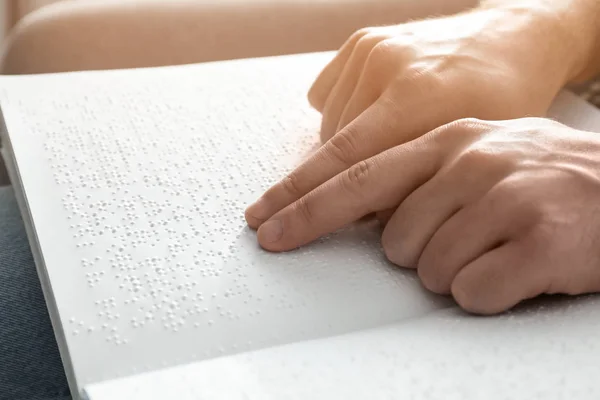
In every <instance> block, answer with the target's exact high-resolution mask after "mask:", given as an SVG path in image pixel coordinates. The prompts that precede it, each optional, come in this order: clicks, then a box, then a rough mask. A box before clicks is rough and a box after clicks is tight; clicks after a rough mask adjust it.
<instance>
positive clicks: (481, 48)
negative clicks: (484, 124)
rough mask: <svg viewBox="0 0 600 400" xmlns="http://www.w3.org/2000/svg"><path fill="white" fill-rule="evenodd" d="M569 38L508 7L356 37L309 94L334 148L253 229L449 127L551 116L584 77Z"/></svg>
mask: <svg viewBox="0 0 600 400" xmlns="http://www.w3.org/2000/svg"><path fill="white" fill-rule="evenodd" d="M561 35H562V30H561V28H560V27H559V24H558V23H557V22H556V19H555V16H553V15H552V14H551V13H550V14H546V11H544V12H541V11H534V10H533V9H510V10H508V9H499V8H491V9H478V10H474V11H470V12H468V13H464V14H459V15H454V16H449V17H443V18H437V19H430V20H423V21H416V22H411V23H407V24H402V25H397V26H390V27H377V28H369V29H363V30H361V31H359V32H357V33H355V34H354V35H353V36H352V37H351V38H350V39H349V40H348V41H347V42H346V44H344V46H343V47H342V48H341V49H340V51H339V52H338V53H337V55H336V56H335V58H333V60H332V61H331V62H330V63H329V64H328V65H327V66H326V67H325V69H324V70H323V71H322V72H321V74H320V76H319V77H318V79H317V80H316V81H315V83H314V85H313V87H312V88H311V90H310V93H309V100H310V102H311V104H312V105H313V107H315V108H316V109H317V110H319V111H321V112H322V115H323V119H322V129H321V138H322V141H323V142H325V144H324V145H323V146H322V147H321V148H320V149H319V150H318V151H317V152H316V153H315V154H314V155H313V156H312V157H311V158H310V159H309V160H308V161H306V162H305V163H304V164H302V165H300V166H299V167H298V168H297V169H296V170H295V171H293V172H292V173H290V174H289V175H288V176H287V177H285V178H284V179H283V180H281V181H280V182H279V183H277V184H276V185H275V186H273V187H272V188H270V189H269V190H268V191H267V192H266V193H265V194H264V195H263V196H262V197H261V198H260V199H259V201H258V202H256V203H255V204H254V205H252V206H250V207H249V208H248V210H247V211H246V219H247V221H248V224H249V225H250V226H251V227H253V228H258V227H259V226H260V225H261V224H262V223H263V222H264V221H266V220H267V219H268V218H270V217H271V216H272V215H273V214H275V213H276V212H278V211H279V210H281V209H283V208H284V207H286V206H287V205H289V204H291V203H293V202H294V201H296V200H298V199H299V198H301V197H302V196H304V195H305V194H307V193H308V192H310V191H312V190H314V189H316V188H318V187H319V186H320V185H321V184H323V183H324V182H326V181H327V180H328V179H330V178H332V177H333V176H335V175H337V174H338V173H340V172H342V171H344V170H346V169H348V168H350V167H351V166H352V165H354V164H356V163H357V162H359V161H361V160H365V159H367V158H369V157H371V156H373V155H376V154H378V153H380V152H382V151H384V150H386V149H389V148H392V147H394V146H396V145H399V144H402V143H406V142H409V141H411V140H412V139H415V138H417V137H419V136H421V135H423V134H425V133H426V132H428V131H431V130H433V129H435V128H437V127H439V126H441V125H444V124H446V123H449V122H452V121H455V120H458V119H460V118H464V117H476V118H480V119H487V120H499V119H512V118H518V117H524V116H542V115H544V114H545V112H546V111H547V109H548V107H549V106H550V104H551V102H552V100H553V99H554V97H555V96H556V94H557V93H558V91H559V90H560V89H561V87H562V86H563V85H564V84H565V83H566V82H567V81H568V80H569V79H571V78H573V76H574V75H575V74H576V73H577V71H575V69H576V66H575V65H574V64H573V63H574V62H575V60H578V57H577V56H575V54H573V53H572V52H574V50H573V48H572V47H571V46H570V43H569V41H568V40H566V39H565V37H562V36H561ZM397 172H398V174H401V173H402V171H397Z"/></svg>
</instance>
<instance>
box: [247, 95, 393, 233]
mask: <svg viewBox="0 0 600 400" xmlns="http://www.w3.org/2000/svg"><path fill="white" fill-rule="evenodd" d="M392 107H393V106H392V105H391V104H390V103H389V102H387V101H382V100H379V101H377V102H376V103H375V104H374V105H373V106H371V107H369V108H368V109H367V110H366V111H365V112H364V113H363V114H361V116H360V117H358V118H357V119H355V120H354V121H353V122H351V123H350V124H349V125H348V126H346V127H345V128H344V129H343V130H341V131H340V132H338V133H337V134H336V135H334V136H333V137H332V138H331V139H330V140H329V141H327V142H326V143H325V144H324V145H323V146H321V147H320V148H319V149H318V150H317V151H316V152H315V153H314V154H313V155H312V156H311V157H310V158H309V159H308V160H307V161H305V162H304V163H302V164H301V165H300V166H299V167H297V168H296V169H295V170H294V171H292V172H291V173H290V174H288V176H286V177H285V178H284V179H282V180H281V181H280V182H278V183H277V184H275V185H274V186H272V187H271V188H270V189H268V190H267V191H266V192H265V193H264V194H263V195H262V196H261V197H260V199H258V201H256V202H255V203H254V204H252V205H251V206H250V207H248V209H247V210H246V221H247V222H248V225H250V227H252V228H258V227H259V226H260V225H261V224H262V223H263V222H264V221H266V220H267V219H269V218H270V217H271V216H272V215H273V214H275V213H276V212H278V211H280V210H281V209H283V208H284V207H286V206H288V205H289V204H291V203H292V202H294V201H296V200H298V199H299V198H301V197H302V196H304V195H305V194H307V193H308V192H310V191H311V190H313V189H315V188H316V187H318V186H319V185H321V184H323V183H325V182H326V181H327V180H329V179H331V178H333V177H334V176H335V175H337V174H338V173H340V172H342V171H345V170H347V169H348V168H350V167H351V166H352V165H354V164H356V163H357V162H359V161H361V160H365V159H367V158H369V157H372V156H374V155H375V154H378V153H380V152H381V151H383V150H386V149H389V148H391V147H393V146H394V145H396V144H397V142H398V138H397V132H395V129H394V127H393V126H392V125H391V124H394V123H395V121H396V120H397V116H394V115H393V113H395V114H396V115H397V114H398V110H393V108H392Z"/></svg>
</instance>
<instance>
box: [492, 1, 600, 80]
mask: <svg viewBox="0 0 600 400" xmlns="http://www.w3.org/2000/svg"><path fill="white" fill-rule="evenodd" d="M480 7H482V8H487V9H489V8H493V9H497V10H501V11H504V12H507V13H509V14H512V15H513V18H515V17H517V18H518V17H522V18H527V19H529V21H530V22H529V23H528V25H529V26H527V27H526V28H525V29H526V31H527V32H528V33H529V37H532V38H533V41H532V44H533V46H536V47H537V48H536V49H531V50H532V51H533V52H534V53H536V52H538V51H539V52H541V53H544V55H545V56H547V58H548V59H547V61H548V65H547V67H548V68H551V69H555V70H556V71H557V72H558V71H560V73H561V74H562V75H563V76H562V78H561V79H562V80H563V82H562V84H564V85H566V84H569V83H579V82H583V81H586V80H589V79H591V78H593V77H594V76H596V75H598V74H600V23H598V21H600V0H560V1H557V0H482V1H481V4H480ZM538 54H539V53H538ZM550 62H552V63H554V64H550ZM556 63H557V64H558V65H557V64H556Z"/></svg>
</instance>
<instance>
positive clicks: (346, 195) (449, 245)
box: [258, 118, 600, 314]
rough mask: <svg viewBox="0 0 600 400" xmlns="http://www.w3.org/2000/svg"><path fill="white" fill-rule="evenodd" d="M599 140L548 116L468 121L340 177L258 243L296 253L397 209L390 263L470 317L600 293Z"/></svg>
mask: <svg viewBox="0 0 600 400" xmlns="http://www.w3.org/2000/svg"><path fill="white" fill-rule="evenodd" d="M599 135H600V134H597V133H591V132H584V131H579V130H575V129H572V128H568V127H566V126H564V125H562V124H559V123H557V122H554V121H551V120H547V119H541V118H530V119H518V120H510V121H499V122H488V121H480V120H473V119H466V120H459V121H457V122H454V123H451V124H448V125H444V126H442V127H440V128H438V129H436V130H434V131H432V132H430V133H429V134H427V135H425V136H423V137H421V138H419V139H416V140H415V141H413V142H410V143H408V144H404V145H400V146H397V147H394V148H392V149H390V150H387V151H385V152H383V153H380V154H379V155H377V156H374V157H372V158H369V159H367V160H365V161H361V162H359V163H358V164H356V165H354V166H353V167H351V168H350V169H348V170H346V171H344V172H342V173H340V174H338V175H337V176H335V177H334V178H332V179H330V180H329V181H327V182H326V183H325V184H323V185H321V186H320V187H318V188H317V189H315V190H313V191H311V192H310V193H308V194H307V195H305V196H304V197H302V198H300V199H299V200H297V201H296V202H294V203H292V204H291V205H289V206H287V207H286V208H284V209H283V210H281V211H280V212H278V213H276V214H275V215H274V216H273V217H271V218H270V219H269V220H268V221H267V222H266V223H264V224H263V225H261V227H260V228H259V230H258V239H259V242H260V244H261V245H262V247H264V248H265V249H267V250H271V251H286V250H291V249H294V248H296V247H298V246H301V245H304V244H307V243H309V242H311V241H312V240H314V239H316V238H318V237H320V236H322V235H325V234H328V233H331V232H334V231H335V230H337V229H339V228H341V227H343V226H344V225H346V224H348V223H351V222H353V221H355V220H358V219H360V218H361V217H363V216H366V215H369V214H371V213H375V212H379V211H382V210H390V209H391V210H394V211H393V214H392V215H389V216H388V218H386V220H385V221H383V222H384V224H385V229H384V231H383V237H382V245H383V248H384V251H385V253H386V255H387V257H388V259H389V260H390V261H391V262H393V263H394V264H397V265H399V266H403V267H409V268H416V269H417V271H418V275H419V277H420V279H421V281H422V283H423V285H424V286H425V287H426V288H427V289H429V290H431V291H433V292H436V293H440V294H452V295H453V296H454V298H455V300H456V301H457V302H458V303H459V304H460V305H461V306H462V307H463V308H464V309H465V310H467V311H471V312H474V313H483V314H493V313H498V312H502V311H505V310H507V309H509V308H511V307H513V306H514V305H516V304H517V303H519V302H521V301H522V300H525V299H527V298H531V297H535V296H537V295H540V294H544V293H563V294H582V293H588V292H595V291H600V136H599Z"/></svg>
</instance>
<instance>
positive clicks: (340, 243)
mask: <svg viewBox="0 0 600 400" xmlns="http://www.w3.org/2000/svg"><path fill="white" fill-rule="evenodd" d="M330 57H331V54H313V55H302V56H288V57H280V58H268V59H259V60H240V61H231V62H223V63H213V64H205V65H196V66H182V67H170V68H158V69H146V70H136V71H104V72H86V73H74V74H64V75H61V74H59V75H41V76H26V77H2V78H1V79H2V84H1V85H0V102H1V105H2V111H3V115H4V120H5V124H6V127H7V132H5V137H4V138H3V142H4V144H5V145H7V146H8V145H10V146H11V147H12V153H13V155H14V160H13V161H14V168H13V171H15V172H16V171H17V170H18V175H19V176H18V178H20V182H21V183H20V185H18V186H19V188H20V189H21V190H22V195H23V196H22V199H23V201H22V202H21V204H22V206H23V214H24V215H25V216H26V219H27V220H29V222H30V224H31V227H30V228H31V229H30V233H31V234H30V239H31V242H32V245H33V246H34V248H35V249H34V252H35V253H36V254H37V255H38V256H37V257H36V258H37V259H38V264H39V265H40V269H41V270H42V273H40V277H41V279H42V281H43V284H44V286H45V288H46V292H47V294H48V296H47V299H48V301H49V303H50V304H49V309H50V312H51V313H52V318H53V323H54V327H55V330H56V333H57V337H58V339H59V346H60V348H61V354H62V356H63V358H65V360H66V361H67V364H66V365H67V373H68V375H69V377H70V383H71V385H72V388H73V392H74V393H78V392H79V390H80V388H81V387H83V386H84V385H86V384H89V383H93V382H98V381H104V380H110V379H114V378H117V377H122V376H127V375H131V374H136V373H140V372H143V371H150V370H155V369H159V368H162V367H168V366H174V365H178V364H185V363H189V362H193V361H197V360H204V359H209V358H214V357H219V356H225V355H230V354H234V353H238V352H243V351H248V350H255V349H260V348H264V347H268V346H274V345H280V344H285V343H290V342H295V341H302V340H308V339H315V338H322V337H327V336H331V335H338V334H343V333H348V332H352V331H357V330H362V329H369V328H373V327H376V326H380V325H386V324H390V323H394V322H397V321H400V320H404V319H407V318H411V317H416V316H419V315H423V314H425V313H427V312H430V311H432V310H435V309H438V308H441V307H445V306H448V305H449V303H448V302H447V300H445V299H442V298H441V297H435V296H431V295H429V294H428V293H426V292H425V291H424V290H423V289H422V288H421V285H420V284H419V283H418V281H417V279H416V276H415V274H414V273H413V271H405V270H400V269H398V268H395V267H393V266H391V265H390V264H388V263H387V262H386V260H385V258H384V255H383V253H382V251H381V249H380V245H379V232H378V227H377V225H376V224H373V223H363V224H357V225H354V226H352V227H349V228H348V229H345V230H342V231H340V232H338V233H336V234H334V235H332V236H330V237H328V238H324V239H323V240H320V241H318V242H317V243H315V244H313V245H310V246H307V247H305V248H303V249H300V250H298V251H295V252H291V253H286V254H272V253H267V252H265V251H262V250H261V249H260V248H259V247H258V245H257V243H256V238H255V234H254V232H252V231H251V230H249V229H248V228H247V227H246V224H245V221H244V218H243V211H244V209H245V207H246V206H247V205H248V204H250V203H251V202H252V201H254V200H255V199H256V198H257V197H258V196H259V195H260V194H262V192H263V191H264V190H265V189H267V188H268V187H269V186H270V185H271V184H273V183H275V182H276V181H277V180H279V179H280V178H282V177H283V176H284V174H285V172H287V171H289V170H291V169H292V168H294V167H295V166H296V165H298V164H299V162H300V161H301V160H302V159H303V158H304V157H306V156H307V155H308V154H310V152H311V151H313V150H314V149H315V148H316V147H317V145H318V127H319V123H320V119H319V115H318V113H316V112H315V111H313V110H311V109H309V106H308V103H307V100H306V93H307V91H308V89H309V87H310V84H311V83H312V81H313V79H314V78H315V77H316V75H317V74H318V72H319V70H320V69H321V68H322V67H323V66H324V65H325V63H326V61H327V60H329V59H330ZM9 150H10V149H9ZM9 158H10V157H9ZM16 175H17V174H16V173H13V177H14V176H16ZM13 180H14V181H15V182H17V179H13ZM19 188H18V189H19ZM69 365H72V368H70V367H69Z"/></svg>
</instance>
